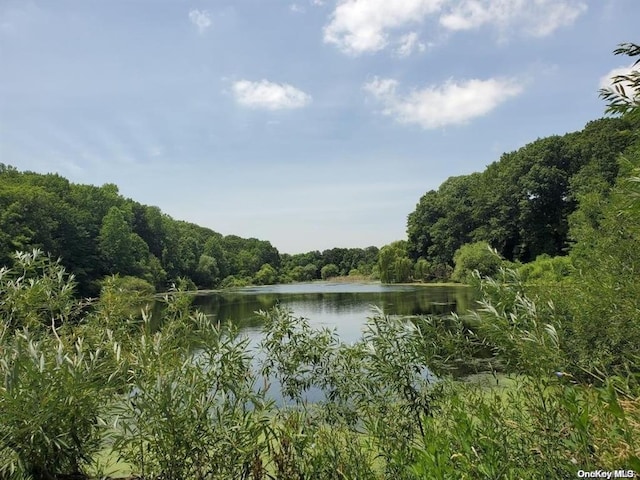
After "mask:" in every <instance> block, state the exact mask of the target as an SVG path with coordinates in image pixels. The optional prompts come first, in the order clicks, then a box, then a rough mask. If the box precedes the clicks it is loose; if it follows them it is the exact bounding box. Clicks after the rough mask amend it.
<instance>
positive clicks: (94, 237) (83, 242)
mask: <svg viewBox="0 0 640 480" xmlns="http://www.w3.org/2000/svg"><path fill="white" fill-rule="evenodd" d="M34 248H39V249H42V250H43V251H45V252H48V253H49V254H50V255H52V256H53V257H54V258H57V257H59V258H61V259H62V262H63V265H64V266H65V267H66V268H67V270H68V271H70V272H71V273H73V274H74V275H75V277H76V279H77V281H78V283H79V289H80V292H81V294H83V295H94V294H96V293H97V292H98V291H99V282H100V280H101V279H103V278H104V277H105V276H109V275H113V274H119V275H121V276H132V277H138V278H141V279H144V280H145V281H147V282H148V283H150V284H152V285H153V286H155V288H157V289H159V290H164V289H166V288H167V286H168V285H169V284H171V283H174V282H176V281H177V280H178V279H180V278H182V279H185V280H186V281H187V283H188V284H190V286H192V287H194V286H197V287H199V288H214V287H219V286H235V285H246V284H249V283H257V284H269V283H276V282H287V281H300V280H315V279H319V278H328V277H332V276H336V275H347V274H349V273H350V272H352V274H353V273H354V272H355V273H357V272H358V271H361V272H362V273H363V274H366V275H368V274H370V273H371V272H372V269H373V266H374V264H375V263H376V261H377V248H375V247H370V248H368V249H342V248H334V249H331V250H326V251H324V252H322V253H320V252H310V253H308V254H300V255H286V254H285V255H280V253H279V252H278V250H277V249H276V248H275V247H274V246H273V245H271V243H270V242H268V241H265V240H258V239H255V238H248V239H247V238H241V237H238V236H235V235H226V236H225V235H222V234H220V233H218V232H215V231H213V230H211V229H209V228H205V227H201V226H198V225H195V224H193V223H188V222H184V221H179V220H175V219H173V218H171V217H170V216H169V215H167V214H164V213H162V211H161V210H160V209H159V208H158V207H152V206H147V205H142V204H140V203H138V202H135V201H133V200H131V199H127V198H125V197H123V196H122V195H120V194H119V192H118V187H117V186H116V185H113V184H105V185H103V186H101V187H96V186H93V185H78V184H73V183H71V182H69V181H68V180H67V179H65V178H63V177H62V176H60V175H56V174H46V175H43V174H39V173H34V172H21V171H18V170H17V169H16V168H14V167H11V166H7V165H4V164H0V265H10V264H11V261H12V260H11V258H12V254H13V253H14V252H15V251H29V250H32V249H34Z"/></svg>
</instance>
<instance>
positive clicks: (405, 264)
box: [378, 240, 413, 283]
mask: <svg viewBox="0 0 640 480" xmlns="http://www.w3.org/2000/svg"><path fill="white" fill-rule="evenodd" d="M378 268H379V271H380V280H381V281H382V283H402V282H408V281H410V280H411V273H412V269H413V262H411V259H409V257H408V256H407V242H406V241H405V240H399V241H397V242H393V243H390V244H389V245H385V246H384V247H382V248H381V249H380V253H379V254H378Z"/></svg>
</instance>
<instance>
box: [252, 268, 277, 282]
mask: <svg viewBox="0 0 640 480" xmlns="http://www.w3.org/2000/svg"><path fill="white" fill-rule="evenodd" d="M254 281H255V282H256V283H257V284H258V285H273V284H274V283H276V282H277V281H278V272H277V271H276V269H275V268H273V267H272V266H271V265H269V264H268V263H265V264H264V265H262V267H260V270H258V272H257V273H256V274H255V276H254Z"/></svg>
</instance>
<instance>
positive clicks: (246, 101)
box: [233, 80, 311, 110]
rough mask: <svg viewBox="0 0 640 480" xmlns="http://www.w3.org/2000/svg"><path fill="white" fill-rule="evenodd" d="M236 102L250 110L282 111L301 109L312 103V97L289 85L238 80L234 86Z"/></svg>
mask: <svg viewBox="0 0 640 480" xmlns="http://www.w3.org/2000/svg"><path fill="white" fill-rule="evenodd" d="M233 94H234V95H235V98H236V101H237V102H238V103H239V104H241V105H244V106H246V107H250V108H264V109H267V110H281V109H293V108H301V107H304V106H306V105H308V104H309V103H310V102H311V96H310V95H308V94H306V93H305V92H303V91H302V90H299V89H297V88H295V87H293V86H292V85H289V84H287V83H273V82H269V81H267V80H261V81H259V82H251V81H249V80H238V81H237V82H235V83H234V84H233Z"/></svg>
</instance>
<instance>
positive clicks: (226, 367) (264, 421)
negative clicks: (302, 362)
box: [114, 313, 270, 479]
mask: <svg viewBox="0 0 640 480" xmlns="http://www.w3.org/2000/svg"><path fill="white" fill-rule="evenodd" d="M247 344H248V340H247V339H241V338H238V336H237V335H236V332H235V331H234V330H233V329H232V328H227V327H224V328H221V327H220V326H218V325H214V324H212V323H211V322H210V321H209V320H208V319H207V318H206V316H205V315H204V314H202V313H194V314H191V315H189V316H188V317H183V318H174V319H173V320H172V321H170V322H168V323H165V324H164V326H163V329H162V330H161V331H159V332H156V333H150V329H149V328H145V329H144V330H143V332H142V333H141V334H140V335H139V337H138V339H137V340H136V342H135V344H134V345H132V349H131V360H130V363H129V372H130V376H129V379H128V388H127V390H126V391H127V392H130V393H129V394H128V396H127V398H126V399H125V400H124V402H123V403H122V404H121V405H120V407H119V408H118V418H119V420H118V424H117V425H116V426H117V427H118V428H116V430H115V432H114V435H115V443H114V448H115V449H116V450H117V451H118V452H119V454H120V455H121V457H122V458H124V459H125V460H126V461H127V462H128V463H129V464H131V465H132V466H133V467H134V469H135V470H136V471H137V472H139V473H140V474H141V475H142V476H144V477H146V478H157V477H162V478H167V479H184V478H193V479H209V478H249V473H250V471H251V466H252V464H253V463H254V462H255V461H256V459H260V457H261V455H262V452H263V450H264V449H265V448H266V444H265V442H266V432H267V430H266V427H267V425H268V417H267V415H266V413H267V412H268V410H269V408H270V404H269V403H268V402H266V401H265V399H264V392H260V391H255V390H254V382H255V379H254V376H253V374H252V373H251V372H252V369H251V356H250V355H249V353H248V351H247Z"/></svg>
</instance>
